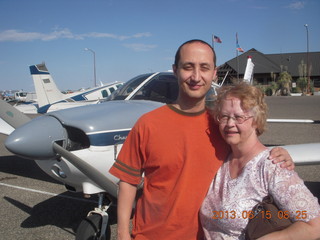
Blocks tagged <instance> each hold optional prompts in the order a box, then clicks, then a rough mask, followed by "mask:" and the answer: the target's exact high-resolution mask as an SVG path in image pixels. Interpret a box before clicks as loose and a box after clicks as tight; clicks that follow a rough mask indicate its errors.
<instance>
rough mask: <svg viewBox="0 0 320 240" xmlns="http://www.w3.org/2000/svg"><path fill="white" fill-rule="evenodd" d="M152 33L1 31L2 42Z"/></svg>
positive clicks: (145, 35) (144, 35)
mask: <svg viewBox="0 0 320 240" xmlns="http://www.w3.org/2000/svg"><path fill="white" fill-rule="evenodd" d="M150 36H151V33H148V32H146V33H136V34H134V35H131V36H125V35H116V34H112V33H98V32H92V33H84V34H74V33H72V32H71V31H70V30H69V29H67V28H65V29H56V30H54V31H53V32H51V33H39V32H21V31H18V30H15V29H11V30H5V31H3V32H0V42H27V41H36V40H40V41H52V40H56V39H76V40H82V39H85V38H113V39H117V40H121V41H122V40H126V39H132V38H142V37H150Z"/></svg>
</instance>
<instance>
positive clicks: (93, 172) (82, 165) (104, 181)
mask: <svg viewBox="0 0 320 240" xmlns="http://www.w3.org/2000/svg"><path fill="white" fill-rule="evenodd" d="M53 150H54V151H55V152H56V153H58V154H59V155H61V156H62V157H64V158H65V159H67V160H68V161H69V162H70V163H72V164H73V165H74V166H75V167H76V168H78V169H79V170H80V171H81V172H82V173H83V174H84V175H86V176H87V177H88V178H90V179H91V180H92V181H93V182H95V183H96V184H97V185H99V186H100V187H101V188H102V189H105V190H106V191H107V192H108V193H110V194H111V195H112V196H113V197H115V198H116V197H117V195H118V186H117V185H116V184H115V183H114V182H112V181H111V180H110V179H109V178H107V177H106V176H105V175H103V174H102V173H100V172H98V171H97V169H95V168H94V167H92V166H91V165H90V164H88V163H86V162H85V161H83V160H82V159H81V158H79V157H77V156H76V155H74V154H73V153H71V152H69V151H68V150H66V149H64V148H63V147H61V146H60V145H59V144H57V143H56V142H54V143H53ZM106 171H107V170H106Z"/></svg>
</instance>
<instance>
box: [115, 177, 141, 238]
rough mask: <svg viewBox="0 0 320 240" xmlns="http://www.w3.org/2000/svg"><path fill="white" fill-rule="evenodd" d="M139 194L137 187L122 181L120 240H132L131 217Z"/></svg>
mask: <svg viewBox="0 0 320 240" xmlns="http://www.w3.org/2000/svg"><path fill="white" fill-rule="evenodd" d="M136 193H137V186H135V185H132V184H130V183H127V182H123V181H120V183H119V194H118V208H117V214H118V240H131V236H130V229H129V223H130V217H131V212H132V206H133V202H134V199H135V196H136Z"/></svg>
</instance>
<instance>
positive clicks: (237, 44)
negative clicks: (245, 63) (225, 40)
mask: <svg viewBox="0 0 320 240" xmlns="http://www.w3.org/2000/svg"><path fill="white" fill-rule="evenodd" d="M236 46H237V51H238V52H244V50H243V48H241V47H240V45H239V43H238V33H236Z"/></svg>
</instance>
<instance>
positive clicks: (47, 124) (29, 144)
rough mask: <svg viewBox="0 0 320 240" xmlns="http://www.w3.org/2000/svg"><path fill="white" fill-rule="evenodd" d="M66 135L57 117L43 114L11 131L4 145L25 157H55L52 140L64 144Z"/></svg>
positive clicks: (44, 158)
mask: <svg viewBox="0 0 320 240" xmlns="http://www.w3.org/2000/svg"><path fill="white" fill-rule="evenodd" d="M67 137H68V136H67V131H66V129H65V128H64V127H63V126H62V124H61V123H60V122H59V120H58V119H56V118H54V117H52V116H48V115H44V116H41V117H38V118H36V119H34V120H32V121H30V122H28V123H27V124H25V125H23V126H21V127H19V128H17V129H16V130H15V131H13V132H12V133H11V134H10V135H9V136H8V138H7V139H6V141H5V146H6V148H7V149H8V150H9V151H10V152H12V153H14V154H17V155H19V156H22V157H25V158H30V159H43V160H46V159H53V158H56V157H57V154H56V153H55V152H54V150H53V146H52V145H53V142H58V143H59V144H60V145H62V146H64V145H65V144H66V140H67Z"/></svg>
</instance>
